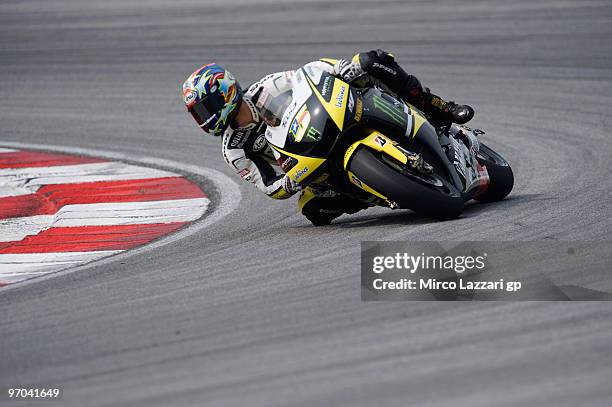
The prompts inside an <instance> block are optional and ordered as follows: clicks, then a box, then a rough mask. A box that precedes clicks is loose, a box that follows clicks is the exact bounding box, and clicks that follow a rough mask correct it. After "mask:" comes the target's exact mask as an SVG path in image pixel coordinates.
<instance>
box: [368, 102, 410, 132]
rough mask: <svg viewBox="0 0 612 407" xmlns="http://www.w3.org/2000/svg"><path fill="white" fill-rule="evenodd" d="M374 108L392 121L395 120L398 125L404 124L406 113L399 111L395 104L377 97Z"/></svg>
mask: <svg viewBox="0 0 612 407" xmlns="http://www.w3.org/2000/svg"><path fill="white" fill-rule="evenodd" d="M373 100H374V107H375V108H376V109H378V110H380V111H381V112H382V113H384V114H385V115H386V116H388V117H389V118H390V119H391V120H393V121H394V122H395V123H397V124H398V125H400V126H401V125H402V124H404V123H403V122H404V120H405V119H404V111H403V110H399V109H398V108H397V107H395V106H394V105H393V104H391V103H389V102H387V101H386V100H384V99H383V98H381V97H380V96H378V95H375V96H374V98H373Z"/></svg>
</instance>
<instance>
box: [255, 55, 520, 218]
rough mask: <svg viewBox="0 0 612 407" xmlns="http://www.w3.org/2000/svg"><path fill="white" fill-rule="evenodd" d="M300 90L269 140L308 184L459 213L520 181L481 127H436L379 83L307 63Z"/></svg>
mask: <svg viewBox="0 0 612 407" xmlns="http://www.w3.org/2000/svg"><path fill="white" fill-rule="evenodd" d="M291 92H292V96H291V98H290V99H287V103H286V106H283V109H282V112H284V113H283V114H282V117H280V115H279V118H278V119H279V120H278V125H276V126H268V129H267V131H266V140H267V142H268V144H269V146H270V147H271V148H272V149H273V151H274V152H275V157H276V159H277V161H278V163H279V164H280V166H281V167H282V169H283V170H284V171H285V172H286V173H287V174H288V176H289V177H291V179H292V180H293V181H295V182H296V183H298V184H299V185H301V186H302V187H306V186H311V187H313V188H317V187H321V188H323V189H331V190H333V191H336V192H338V193H341V194H344V195H346V196H349V197H351V198H353V199H356V200H359V201H361V202H364V203H366V204H368V205H370V206H383V207H388V208H391V209H398V208H402V209H411V210H413V211H415V212H417V213H421V214H425V215H428V216H431V217H433V218H436V219H440V220H447V219H453V218H456V217H458V216H459V215H460V214H461V213H462V212H463V209H464V203H465V202H467V201H469V200H470V199H475V200H477V201H481V202H493V201H499V200H502V199H503V198H504V197H506V196H507V195H508V194H509V193H510V191H511V190H512V187H513V185H514V176H513V173H512V169H511V168H510V165H509V164H508V162H507V161H506V160H505V159H504V158H503V157H502V156H501V155H499V154H498V153H496V152H495V151H494V150H493V149H491V148H489V147H488V146H486V145H485V144H483V143H482V142H480V147H479V148H478V152H477V154H476V155H475V154H474V153H475V152H476V151H475V150H473V151H470V149H475V148H477V147H475V146H474V145H473V143H470V142H469V139H470V138H471V139H472V140H473V139H475V138H476V137H477V136H478V135H481V134H483V133H484V132H482V131H481V130H477V129H474V130H473V129H470V128H469V127H467V126H461V125H456V124H453V125H451V126H448V127H446V128H442V129H440V128H436V127H434V126H433V125H432V124H431V123H430V122H429V121H428V120H427V118H426V117H425V115H424V114H423V113H422V112H421V111H419V110H418V109H417V108H416V107H414V106H412V105H410V104H408V103H406V102H404V101H402V100H400V99H397V98H396V97H394V96H392V95H391V94H389V93H387V92H385V91H384V90H382V89H379V88H377V87H369V88H356V87H352V86H350V85H349V84H348V83H346V82H343V81H342V80H340V79H338V78H336V77H334V76H332V75H330V74H328V73H327V72H324V71H316V70H313V69H308V67H307V66H306V67H303V68H300V69H299V70H298V71H297V74H296V83H295V84H294V87H293V88H292V90H291Z"/></svg>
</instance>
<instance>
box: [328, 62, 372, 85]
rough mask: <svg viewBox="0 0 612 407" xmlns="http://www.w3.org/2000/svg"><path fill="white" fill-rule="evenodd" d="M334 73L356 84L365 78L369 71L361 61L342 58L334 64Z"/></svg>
mask: <svg viewBox="0 0 612 407" xmlns="http://www.w3.org/2000/svg"><path fill="white" fill-rule="evenodd" d="M334 75H335V76H338V77H340V78H342V80H343V81H345V82H348V83H350V84H354V83H356V82H358V81H359V80H360V79H363V78H364V77H365V76H366V75H367V73H366V72H365V71H364V70H363V68H362V67H361V65H360V64H359V63H357V62H353V61H351V60H348V59H340V60H338V62H336V64H335V65H334Z"/></svg>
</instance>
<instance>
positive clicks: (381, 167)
mask: <svg viewBox="0 0 612 407" xmlns="http://www.w3.org/2000/svg"><path fill="white" fill-rule="evenodd" d="M349 170H350V171H351V172H352V173H353V174H355V176H356V177H357V178H359V180H360V181H362V182H364V183H365V184H366V185H368V186H369V187H370V188H374V189H375V190H376V191H377V192H379V193H381V194H383V195H384V196H386V197H387V198H388V199H390V200H392V201H394V202H395V203H397V204H398V205H399V206H400V208H403V209H411V210H413V211H415V212H417V213H421V214H425V215H428V216H431V217H433V218H436V219H440V220H448V219H454V218H457V217H458V216H459V215H461V212H463V198H462V197H461V194H460V193H459V192H458V191H457V190H456V189H455V188H454V187H451V188H452V190H450V191H449V193H443V192H441V191H438V190H436V189H434V188H433V187H429V186H425V185H423V184H421V183H419V182H417V181H415V180H412V179H410V178H409V177H408V176H406V175H403V174H401V173H399V172H398V171H397V170H395V169H393V168H391V167H390V166H388V165H387V164H385V163H384V162H382V161H381V160H380V159H379V158H377V157H376V156H375V155H374V154H373V152H372V151H371V150H369V149H368V148H365V147H362V148H360V149H359V150H357V152H355V155H354V156H353V158H352V159H351V162H350V165H349Z"/></svg>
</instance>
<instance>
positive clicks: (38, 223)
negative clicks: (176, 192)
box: [0, 198, 210, 242]
mask: <svg viewBox="0 0 612 407" xmlns="http://www.w3.org/2000/svg"><path fill="white" fill-rule="evenodd" d="M209 203H210V201H209V200H208V198H191V199H174V200H166V201H148V202H118V203H96V204H79V205H66V206H64V207H62V208H60V209H59V210H58V211H57V213H55V214H53V215H36V216H26V217H23V218H9V219H2V220H0V230H2V234H1V235H0V242H13V241H17V240H21V239H23V238H25V237H26V236H31V235H36V234H38V233H40V232H42V231H43V230H45V229H49V228H50V227H69V226H115V225H138V224H147V223H150V224H152V223H169V222H193V221H194V220H197V219H199V218H200V217H201V216H202V215H204V213H205V212H206V209H208V205H209ZM169 209H172V211H171V212H172V215H169V214H168V213H169V211H168V210H169Z"/></svg>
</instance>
